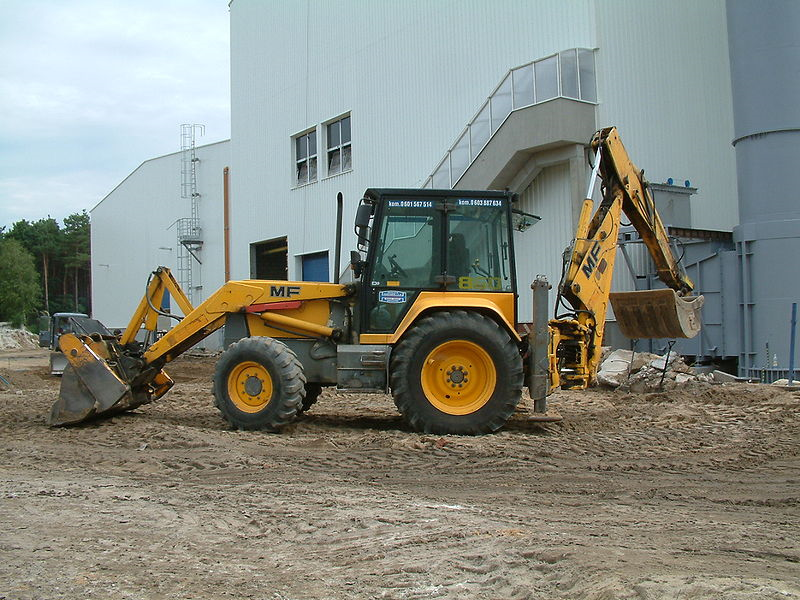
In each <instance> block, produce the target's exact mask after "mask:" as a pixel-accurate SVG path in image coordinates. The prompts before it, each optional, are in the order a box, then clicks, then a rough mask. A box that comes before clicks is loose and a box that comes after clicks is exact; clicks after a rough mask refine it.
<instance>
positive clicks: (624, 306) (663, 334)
mask: <svg viewBox="0 0 800 600" xmlns="http://www.w3.org/2000/svg"><path fill="white" fill-rule="evenodd" d="M704 301H705V299H704V298H703V296H691V297H689V298H681V297H680V296H678V294H676V293H675V291H674V290H671V289H663V290H646V291H642V292H615V293H612V294H611V306H613V307H614V315H615V316H616V317H617V325H619V328H620V331H621V332H622V334H623V335H624V336H625V337H628V338H632V339H644V338H668V339H673V338H692V337H694V336H696V335H697V334H698V333H699V332H700V308H701V307H702V306H703V302H704Z"/></svg>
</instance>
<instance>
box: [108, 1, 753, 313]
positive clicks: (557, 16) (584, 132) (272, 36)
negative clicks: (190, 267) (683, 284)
mask: <svg viewBox="0 0 800 600" xmlns="http://www.w3.org/2000/svg"><path fill="white" fill-rule="evenodd" d="M230 19H231V113H232V124H231V141H230V144H229V145H228V144H221V145H219V147H216V145H213V146H209V147H206V148H207V149H208V152H209V153H210V154H211V155H213V158H205V159H204V158H202V157H201V162H200V163H199V164H200V166H199V169H200V170H201V172H202V173H203V175H202V177H206V172H208V177H209V179H208V181H207V182H205V181H204V182H203V183H202V185H201V186H200V187H201V188H205V189H206V190H208V191H204V190H203V189H201V194H202V199H201V206H202V207H203V208H202V211H203V213H202V215H201V220H202V229H203V236H204V240H203V246H202V251H201V252H202V257H203V258H202V266H201V268H200V269H199V272H198V276H197V278H196V280H197V282H198V285H199V286H200V289H201V290H202V292H200V293H199V295H198V298H202V297H203V295H202V294H203V293H206V292H207V293H211V292H212V291H213V290H214V289H216V288H217V287H218V286H219V285H220V284H221V283H222V282H223V281H224V268H223V266H222V262H223V261H224V254H225V249H224V247H223V242H222V239H223V238H222V234H223V220H222V201H221V197H222V191H221V190H222V168H223V167H224V166H229V167H230V229H229V231H230V239H231V243H230V250H229V260H230V276H231V277H232V278H233V279H245V278H250V277H263V276H264V274H269V275H270V276H271V277H275V276H279V275H281V274H285V277H287V278H289V279H303V278H307V279H312V278H325V277H327V278H331V276H332V273H333V271H334V269H335V268H336V267H335V266H334V265H333V264H332V263H333V255H334V240H335V232H334V228H335V222H336V195H337V192H342V193H343V195H344V198H345V210H344V215H345V216H344V223H345V226H344V231H345V236H344V244H343V247H344V252H343V256H345V257H346V256H347V251H348V250H349V249H350V248H352V247H354V246H355V236H354V235H353V234H352V226H351V223H352V219H353V215H354V213H355V208H356V206H357V204H358V202H359V200H360V198H361V196H362V194H363V192H364V190H365V189H367V188H369V187H405V188H419V187H423V186H431V185H440V184H441V182H449V184H450V185H452V186H453V187H464V186H465V185H466V184H467V183H468V184H469V186H468V187H473V188H475V187H479V188H484V189H485V188H490V187H498V186H499V187H500V189H505V188H509V189H512V190H513V191H517V192H518V193H519V194H520V198H521V202H520V207H521V208H522V209H523V210H525V211H527V212H531V213H534V214H537V215H539V216H541V217H542V218H543V220H542V222H541V223H539V224H538V225H536V226H534V227H533V228H532V229H530V230H529V231H528V232H526V233H524V234H519V237H518V239H517V265H518V281H519V289H520V293H521V294H525V290H526V289H528V285H529V283H530V282H531V281H532V279H533V278H534V277H535V276H536V275H538V274H545V275H547V277H548V279H549V280H550V281H551V282H553V283H554V284H555V283H557V281H558V277H559V274H560V269H561V253H562V251H563V249H564V248H565V246H566V245H567V243H568V242H569V240H570V239H571V237H572V232H573V230H574V225H575V219H576V214H577V210H576V207H577V206H578V203H580V201H581V200H582V194H583V193H585V192H584V190H585V187H586V184H587V181H588V174H589V171H588V168H587V165H586V153H585V146H586V144H587V143H588V141H589V137H590V135H591V133H592V132H593V131H594V129H596V128H599V127H603V126H608V125H615V126H617V127H618V128H619V129H620V132H621V135H622V137H623V139H624V141H625V144H626V147H627V149H628V151H629V153H630V155H631V156H632V157H633V159H634V160H635V161H636V163H637V164H638V165H639V166H640V167H642V168H646V169H647V176H648V178H649V179H650V180H651V181H654V182H667V181H668V180H669V179H672V180H673V181H674V182H675V183H676V184H677V185H678V186H683V185H684V182H689V183H688V184H686V185H687V186H691V188H696V193H695V194H694V195H693V196H692V199H691V204H690V221H691V223H690V225H691V226H692V227H695V228H700V229H709V230H724V231H730V230H731V228H732V227H733V226H734V225H735V224H736V223H737V222H738V215H737V192H736V172H735V157H734V151H733V148H732V146H731V140H732V138H733V117H732V98H731V83H730V68H729V59H728V43H727V30H726V18H725V4H724V1H723V0H708V1H704V2H692V1H690V0H675V1H671V2H663V1H656V0H648V1H642V2H636V3H631V2H627V1H623V0H602V1H601V0H568V1H564V0H537V1H536V2H531V1H530V0H497V1H493V2H485V1H480V0H437V1H436V2H430V1H422V0H419V1H417V0H413V1H407V2H393V3H389V2H376V1H374V0H340V1H337V0H329V1H326V2H314V1H312V0H296V1H293V2H278V1H274V2H259V1H255V0H233V1H232V2H231V4H230ZM526 69H528V71H525V70H526ZM526 73H530V75H529V76H528V75H526ZM529 79H530V84H531V85H530V87H531V92H530V93H531V94H532V95H531V96H530V98H529V99H528V100H525V99H524V98H523V96H524V94H525V93H528V87H529V86H528V80H529ZM509 82H511V83H509ZM509 86H510V87H509ZM509 93H510V96H509ZM490 97H491V98H492V100H490V101H489V104H487V98H490ZM495 98H498V100H496V101H495V100H494V99H495ZM492 102H494V104H492ZM487 106H488V109H486V108H485V107H487ZM485 110H488V111H489V112H488V115H489V116H488V123H487V122H486V120H485V115H486V114H487V113H486V112H485ZM493 119H494V121H493ZM495 121H496V122H495ZM481 127H483V130H482V129H481ZM487 127H488V130H487V129H486V128H487ZM486 131H488V135H487V134H486ZM465 132H466V133H467V134H468V138H469V139H471V141H470V143H469V145H468V146H467V154H466V155H465V154H464V148H465V146H464V142H463V140H464V139H465V138H464V134H465ZM465 156H466V157H467V158H466V159H465V158H464V157H465ZM172 157H173V155H170V157H164V158H162V159H155V160H154V161H148V162H147V163H145V164H144V165H142V167H140V168H139V169H137V171H135V172H134V173H133V174H132V175H131V176H130V177H129V178H128V179H127V180H126V181H125V182H123V183H122V184H121V185H120V188H118V189H117V190H115V191H114V192H112V193H111V194H110V195H109V197H107V198H106V199H105V200H104V201H103V202H102V203H101V204H100V205H98V206H97V207H96V208H95V209H94V210H93V211H92V218H93V277H94V282H95V283H94V290H95V292H94V293H95V298H94V306H95V314H96V316H97V317H98V318H101V319H102V320H107V321H108V322H109V323H111V324H114V325H116V324H118V323H123V322H124V319H127V318H128V317H129V316H130V314H131V312H132V310H133V307H134V306H135V303H136V301H138V299H139V298H140V297H141V294H142V286H143V285H144V281H145V280H146V274H147V272H148V271H149V270H151V269H152V267H153V266H154V265H156V264H167V265H168V266H169V260H168V259H169V257H170V255H169V254H168V253H167V252H166V251H163V250H159V248H162V247H164V248H171V247H175V244H176V241H175V234H174V231H173V232H170V230H169V229H168V227H169V225H170V223H172V222H174V221H175V220H177V219H179V218H181V217H183V216H187V213H188V209H187V208H186V207H185V206H182V205H179V204H180V203H177V202H175V201H174V200H172V199H167V198H163V196H164V195H165V194H164V193H163V192H161V196H162V198H160V199H157V198H158V192H157V191H155V189H156V188H158V189H159V190H164V189H167V187H168V186H166V179H164V186H162V185H160V184H159V185H156V184H155V183H153V181H154V180H155V179H156V178H161V177H164V178H171V180H170V181H171V183H170V184H169V185H170V186H173V188H172V189H175V188H174V186H175V185H178V183H176V182H179V179H177V178H178V177H179V174H180V166H179V165H178V164H177V163H176V161H179V157H178V155H174V158H172ZM443 158H444V159H445V160H446V162H447V165H448V166H447V169H448V171H447V174H446V177H445V176H444V175H443V173H444V171H442V170H441V169H442V165H443V164H444V163H443ZM214 161H216V162H214ZM162 163H163V164H162ZM172 163H175V164H172ZM212 163H213V164H214V165H215V167H214V168H213V169H211V168H209V169H208V171H206V167H207V165H211V164H212ZM432 176H433V177H432ZM150 178H152V179H153V181H151V180H150ZM432 180H433V181H432ZM143 190H153V194H154V195H153V196H148V195H147V193H144V192H143ZM212 190H213V191H212ZM215 194H216V196H214V195H215ZM212 196H213V197H218V198H219V199H220V201H219V202H211V201H208V202H207V201H206V198H207V197H208V198H211V197H212ZM174 197H178V196H177V192H176V194H175V195H174ZM146 198H152V200H146ZM167 200H169V202H174V206H169V207H167V204H168V202H167ZM151 201H152V203H153V206H154V207H158V210H157V211H156V212H155V213H151V211H149V210H137V213H138V214H140V215H141V217H133V216H128V215H126V216H125V219H126V220H127V222H129V223H130V226H129V227H127V228H126V230H130V231H131V233H130V234H125V235H130V237H131V238H133V237H134V234H135V235H136V236H137V238H138V240H139V242H140V243H137V244H134V245H131V246H125V247H126V248H128V249H129V250H128V251H126V252H125V255H124V256H122V255H119V256H118V257H116V256H114V254H115V252H116V251H117V249H118V248H119V247H120V246H121V240H120V235H121V234H120V231H119V227H118V222H119V219H120V211H123V210H125V209H124V208H123V207H124V206H126V205H127V203H129V202H135V203H138V204H137V205H141V203H142V202H151ZM148 213H150V214H148ZM154 214H156V215H157V216H154ZM684 225H686V224H684ZM141 242H144V243H145V246H146V247H143V246H142V244H141ZM125 243H127V240H126V241H125ZM342 262H343V264H342V265H340V266H339V268H340V270H342V269H343V268H344V267H345V266H346V265H345V264H344V263H345V259H343V261H342ZM123 263H124V266H123ZM103 265H107V266H103ZM122 273H124V274H122ZM519 308H520V320H522V321H525V320H528V319H529V318H530V308H529V301H528V300H527V298H526V297H524V296H523V298H521V299H520V302H519ZM123 317H124V319H123Z"/></svg>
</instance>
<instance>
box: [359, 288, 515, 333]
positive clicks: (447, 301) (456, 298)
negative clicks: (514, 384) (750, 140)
mask: <svg viewBox="0 0 800 600" xmlns="http://www.w3.org/2000/svg"><path fill="white" fill-rule="evenodd" d="M459 308H462V309H465V310H481V311H486V312H490V313H492V314H493V315H495V317H496V318H497V321H498V322H499V323H500V324H502V326H503V328H504V329H505V330H506V332H507V333H508V334H509V335H510V336H511V337H513V338H514V339H515V340H516V341H518V342H519V341H521V340H522V338H521V337H520V335H519V334H518V333H517V332H516V330H515V329H514V322H515V319H514V294H511V293H483V294H480V293H476V294H466V293H457V294H454V293H453V292H421V293H420V295H419V296H417V299H416V300H415V301H414V305H413V306H412V307H411V308H410V309H409V311H408V312H407V313H406V316H405V317H403V320H402V321H400V325H398V326H397V329H396V330H395V331H394V333H362V334H361V335H360V336H359V342H360V343H362V344H394V343H396V342H397V341H398V340H399V339H400V338H401V337H402V336H403V334H404V333H405V332H406V331H407V330H408V328H409V327H411V325H413V324H414V323H415V322H416V321H417V320H418V319H419V318H421V317H422V316H423V315H424V314H425V313H427V312H430V311H432V310H456V309H459Z"/></svg>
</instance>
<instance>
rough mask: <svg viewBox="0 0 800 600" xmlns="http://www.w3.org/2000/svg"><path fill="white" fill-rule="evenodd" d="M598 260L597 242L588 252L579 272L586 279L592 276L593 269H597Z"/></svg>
mask: <svg viewBox="0 0 800 600" xmlns="http://www.w3.org/2000/svg"><path fill="white" fill-rule="evenodd" d="M599 258H600V244H599V243H598V242H595V243H594V246H592V249H591V250H590V251H589V255H588V256H587V257H586V260H585V261H584V263H583V266H582V267H581V271H583V274H584V275H586V278H587V279H588V278H589V277H591V276H592V273H593V272H594V270H595V268H596V267H597V263H598V260H599Z"/></svg>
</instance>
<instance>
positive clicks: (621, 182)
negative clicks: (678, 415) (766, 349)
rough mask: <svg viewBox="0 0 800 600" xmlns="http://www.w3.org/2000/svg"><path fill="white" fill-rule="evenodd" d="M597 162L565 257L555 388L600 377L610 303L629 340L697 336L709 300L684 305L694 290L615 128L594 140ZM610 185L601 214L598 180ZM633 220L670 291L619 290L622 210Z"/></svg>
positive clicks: (554, 336)
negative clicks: (615, 287) (614, 288)
mask: <svg viewBox="0 0 800 600" xmlns="http://www.w3.org/2000/svg"><path fill="white" fill-rule="evenodd" d="M591 147H592V149H593V150H594V151H595V162H594V168H593V172H592V178H591V182H590V186H589V192H588V193H587V198H586V199H585V200H584V202H583V206H582V208H581V213H580V217H579V219H578V226H577V228H576V232H575V238H574V240H573V242H572V244H571V245H570V247H569V248H568V249H567V252H566V253H565V266H564V274H563V276H562V279H561V282H560V284H559V289H558V301H557V310H558V309H559V307H560V308H562V309H565V310H566V312H565V313H564V314H561V315H559V314H557V315H556V318H555V319H553V320H551V321H550V331H551V336H550V349H549V357H550V358H549V369H550V384H551V389H552V388H555V387H558V386H560V387H563V388H585V387H587V386H589V385H590V384H591V382H592V380H593V379H594V377H595V374H596V372H597V367H598V365H599V362H600V352H601V344H602V340H603V333H604V327H605V317H606V311H607V308H608V302H609V300H610V301H611V302H612V304H613V306H614V309H615V315H616V316H617V320H618V323H619V324H620V329H621V330H622V332H623V333H624V334H625V335H627V336H628V337H635V338H650V337H653V338H655V337H659V338H661V337H664V338H675V337H693V336H694V335H696V334H697V332H698V331H699V323H700V321H699V316H698V311H699V309H700V307H701V306H702V303H703V300H702V296H700V297H697V298H692V299H690V300H684V299H682V298H681V297H682V296H685V295H686V294H688V293H689V292H691V290H692V289H693V288H694V283H693V282H692V280H691V279H689V277H687V275H686V273H685V272H684V270H683V268H682V267H681V266H680V264H679V263H678V261H677V260H676V259H675V256H674V254H673V252H672V248H671V246H670V243H669V236H668V235H667V232H666V229H665V228H664V225H663V223H662V222H661V218H660V217H659V215H658V211H657V210H656V206H655V202H654V201H653V197H652V195H651V193H650V189H649V184H648V182H647V180H646V179H645V178H644V172H643V171H639V170H638V169H637V168H636V166H635V165H634V164H633V162H632V161H631V159H630V157H629V156H628V153H627V152H626V150H625V147H624V146H623V144H622V141H621V140H620V138H619V134H618V132H617V130H616V128H614V127H609V128H606V129H601V130H600V131H598V132H597V133H595V135H594V136H593V138H592V141H591ZM597 177H599V178H600V180H601V181H602V188H601V189H602V199H601V201H600V203H599V206H598V207H597V210H596V211H594V212H593V210H594V202H593V201H592V199H591V198H592V191H593V185H594V181H595V179H596V178H597ZM623 212H624V213H625V215H626V216H627V217H628V219H630V222H631V224H632V225H633V226H634V227H635V228H636V230H637V232H638V233H639V235H640V236H641V238H642V240H643V242H644V244H645V245H646V247H647V249H648V251H649V253H650V255H651V256H652V258H653V261H654V263H655V265H656V269H657V271H658V276H659V278H660V279H661V280H662V281H663V282H664V283H665V284H666V285H667V286H668V287H669V288H670V289H667V290H654V291H646V292H624V293H616V294H612V293H611V282H612V277H613V274H614V262H615V259H616V254H617V239H618V234H619V227H620V217H621V214H622V213H623Z"/></svg>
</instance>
